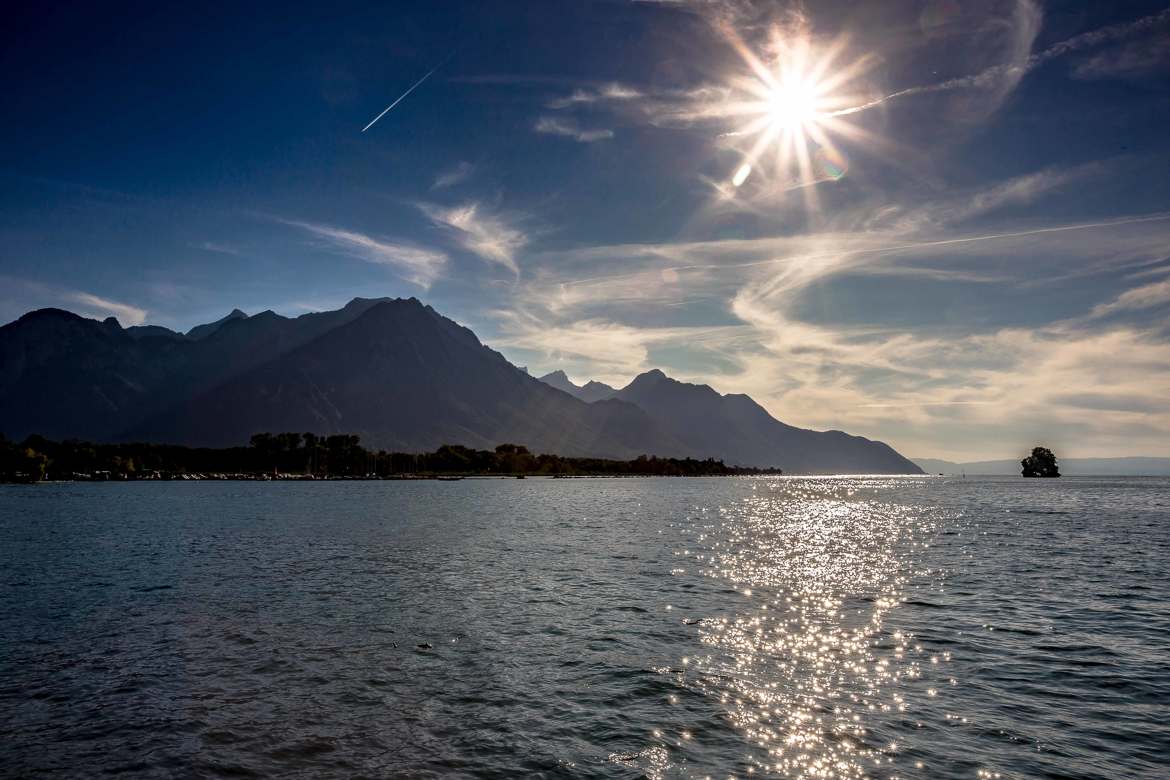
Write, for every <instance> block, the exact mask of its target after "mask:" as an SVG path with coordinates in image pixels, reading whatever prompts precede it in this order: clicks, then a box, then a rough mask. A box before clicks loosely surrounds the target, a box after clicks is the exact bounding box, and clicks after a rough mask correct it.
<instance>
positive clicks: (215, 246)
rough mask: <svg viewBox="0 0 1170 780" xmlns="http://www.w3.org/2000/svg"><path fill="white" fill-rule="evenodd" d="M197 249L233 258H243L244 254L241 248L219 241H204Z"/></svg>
mask: <svg viewBox="0 0 1170 780" xmlns="http://www.w3.org/2000/svg"><path fill="white" fill-rule="evenodd" d="M196 246H197V248H199V249H202V250H204V251H207V252H214V253H215V254H217V255H231V256H232V257H243V256H244V253H243V251H242V250H240V249H239V248H237V247H235V246H232V245H231V244H224V243H221V242H218V241H204V242H202V243H200V244H197V245H196Z"/></svg>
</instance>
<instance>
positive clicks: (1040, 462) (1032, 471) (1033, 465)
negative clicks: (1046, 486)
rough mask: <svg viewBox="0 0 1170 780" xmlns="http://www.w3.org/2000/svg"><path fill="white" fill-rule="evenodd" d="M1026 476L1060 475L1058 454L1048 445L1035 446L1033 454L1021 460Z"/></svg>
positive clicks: (1023, 472)
mask: <svg viewBox="0 0 1170 780" xmlns="http://www.w3.org/2000/svg"><path fill="white" fill-rule="evenodd" d="M1020 465H1021V466H1023V471H1022V472H1021V473H1022V474H1023V475H1024V476H1025V477H1059V476H1060V469H1059V468H1058V467H1057V465H1056V456H1055V455H1053V454H1052V450H1050V449H1048V448H1047V447H1034V448H1033V449H1032V454H1031V455H1029V456H1028V457H1026V458H1024V459H1023V460H1021V461H1020Z"/></svg>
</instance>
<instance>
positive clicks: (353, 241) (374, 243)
mask: <svg viewBox="0 0 1170 780" xmlns="http://www.w3.org/2000/svg"><path fill="white" fill-rule="evenodd" d="M277 221H278V222H281V223H282V224H285V225H290V226H292V227H297V228H300V229H301V230H304V231H307V232H308V233H310V234H312V235H313V236H314V237H316V238H318V239H320V240H322V241H324V243H325V244H326V245H327V246H328V247H329V248H331V249H333V250H334V251H337V252H340V253H342V254H345V255H348V256H350V257H355V258H357V259H359V260H364V261H365V262H367V263H373V264H375V265H383V266H388V267H390V268H393V269H395V270H396V271H397V272H398V274H399V275H400V276H402V278H403V279H405V280H407V281H408V282H410V283H412V284H417V285H418V286H419V287H422V288H423V289H427V288H429V287H430V286H431V285H432V284H433V283H434V281H435V280H436V279H437V278H438V277H439V276H440V275H441V274H442V272H443V268H444V266H446V264H447V255H446V254H445V253H443V252H439V251H436V250H433V249H424V248H422V247H418V246H414V245H411V244H406V243H401V242H396V241H388V240H386V239H379V238H374V237H372V236H368V235H366V234H364V233H358V232H357V231H353V230H346V229H344V228H339V227H334V226H332V225H322V224H318V223H315V222H300V221H297V220H286V219H281V220H277Z"/></svg>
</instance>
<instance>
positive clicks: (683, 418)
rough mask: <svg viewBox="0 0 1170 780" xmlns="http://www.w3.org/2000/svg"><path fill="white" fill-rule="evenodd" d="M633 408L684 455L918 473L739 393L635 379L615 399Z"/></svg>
mask: <svg viewBox="0 0 1170 780" xmlns="http://www.w3.org/2000/svg"><path fill="white" fill-rule="evenodd" d="M614 397H615V398H616V399H619V400H622V401H630V402H632V403H635V404H637V405H638V406H640V407H641V408H642V409H643V410H644V411H645V412H646V413H647V414H649V415H650V417H651V418H653V419H654V420H656V421H657V422H659V423H660V424H661V425H662V426H663V427H664V428H665V429H666V430H667V431H668V432H670V433H671V434H673V436H674V437H675V438H677V439H679V440H680V441H681V442H683V444H684V445H685V446H686V447H687V449H688V450H690V451H695V452H705V453H709V455H710V456H711V457H715V458H721V459H723V460H724V461H726V462H727V463H729V464H730V463H735V464H744V465H748V464H750V465H753V466H771V467H779V468H782V469H784V471H785V472H786V473H790V474H826V473H829V474H832V473H837V474H921V473H922V470H921V469H919V468H918V467H917V466H916V465H914V464H913V463H911V462H910V461H909V460H907V459H906V458H904V457H902V456H901V455H899V454H898V453H897V452H895V451H894V450H893V449H892V448H891V447H890V446H889V445H887V444H884V443H882V442H879V441H871V440H869V439H866V438H862V437H860V436H850V435H849V434H847V433H843V432H841V431H811V430H807V429H804V428H795V427H793V426H791V425H786V424H784V423H782V422H780V421H779V420H777V419H775V418H774V417H772V415H770V414H768V412H767V410H765V409H764V408H763V407H762V406H760V405H759V404H757V403H756V402H755V401H753V400H752V399H751V398H749V397H748V396H746V395H720V394H719V393H717V392H716V391H715V390H713V389H712V388H710V387H708V386H707V385H693V384H687V383H684V382H679V381H677V380H674V379H671V378H670V377H668V376H666V374H664V373H662V372H661V371H659V370H658V369H654V370H653V371H648V372H646V373H644V374H640V375H638V376H637V377H635V378H634V380H633V381H632V382H630V384H628V385H626V386H625V387H623V388H622V389H621V390H619V391H618V392H617V394H616V395H615V396H614Z"/></svg>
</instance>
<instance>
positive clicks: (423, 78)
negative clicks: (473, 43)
mask: <svg viewBox="0 0 1170 780" xmlns="http://www.w3.org/2000/svg"><path fill="white" fill-rule="evenodd" d="M453 55H454V52H452V53H451V54H448V55H447V56H446V58H444V60H443V61H442V62H440V63H439V64H438V65H436V66H435V67H433V68H431V69H430V70H428V71H427V72H426V73H425V74H424V75H423V77H422V78H421V79H419V80H418V81H416V82H414V83H413V84H411V85H410V89H408V90H406V91H405V92H403V93H402V94H401V95H399V96H398V99H397V100H395V101H394V102H393V103H391V104H390V105H388V106H386V108H385V110H384V111H382V113H380V114H378V115H377V116H376V117H374V119H373V121H371V122H370V123H369V124H368V125H366V126H365V127H363V128H362V132H363V133H364V132H366V131H367V130H369V129H370V128H371V127H373V126H374V123H375V122H377V121H378V120H379V119H381V118H382V117H384V116H386V113H387V112H388V111H389V110H390V109H392V108H394V106H396V105H398V104H399V103H401V102H402V101H403V100H405V99H406V96H407V95H409V94H410V93H411V92H414V90H415V89H416V88H417V87H418V86H419V85H420V84H422V83H423V82H424V81H426V80H427V79H429V78H430V77H431V74H433V73H434V72H435V71H436V70H438V69H439V68H441V67H443V66H444V65H446V64H447V60H449V59H451V57H452V56H453Z"/></svg>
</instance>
